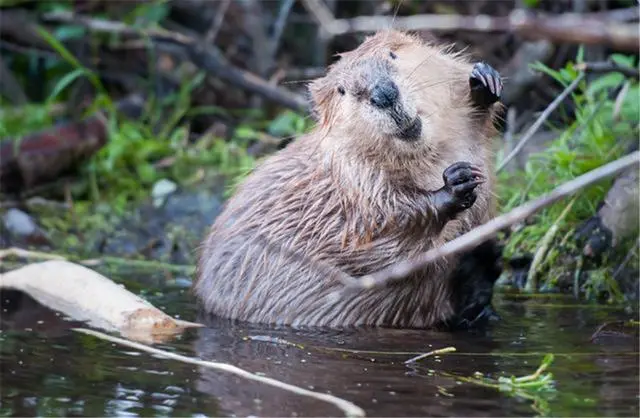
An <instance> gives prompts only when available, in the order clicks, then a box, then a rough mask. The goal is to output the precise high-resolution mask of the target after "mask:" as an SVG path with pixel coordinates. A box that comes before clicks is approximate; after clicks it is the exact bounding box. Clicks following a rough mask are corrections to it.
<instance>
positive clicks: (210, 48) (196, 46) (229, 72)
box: [45, 12, 310, 113]
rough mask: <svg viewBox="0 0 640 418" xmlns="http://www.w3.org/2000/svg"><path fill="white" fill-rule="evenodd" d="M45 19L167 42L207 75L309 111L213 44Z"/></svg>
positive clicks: (67, 18)
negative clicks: (183, 53) (184, 54)
mask: <svg viewBox="0 0 640 418" xmlns="http://www.w3.org/2000/svg"><path fill="white" fill-rule="evenodd" d="M45 20H48V21H51V22H58V23H75V24H80V25H82V26H85V27H87V28H88V29H91V30H93V31H96V32H105V33H112V34H120V35H129V36H142V37H148V38H149V39H151V40H152V41H153V42H154V43H156V44H157V46H158V47H160V46H161V44H162V43H167V44H169V45H173V46H174V47H175V46H179V47H180V48H182V50H183V51H184V52H186V55H187V56H188V57H189V59H190V60H191V62H193V63H194V64H195V65H196V66H197V67H199V68H201V69H203V70H205V71H207V72H209V73H210V74H211V75H214V76H216V77H218V78H220V79H222V80H224V81H227V82H229V83H231V84H233V85H235V86H238V87H240V88H242V89H244V90H247V91H249V92H251V93H254V94H258V95H260V96H262V97H264V98H266V99H268V100H271V101H272V102H275V103H278V104H280V105H282V106H285V107H288V108H290V109H292V110H295V111H298V112H303V113H308V112H309V110H310V106H309V102H308V101H307V100H306V99H305V98H304V97H301V96H299V95H297V94H295V93H293V92H290V91H288V90H286V89H283V88H281V87H278V86H273V85H271V84H270V83H269V82H268V81H266V80H264V79H263V78H261V77H258V76H257V75H255V74H253V73H251V72H248V71H245V70H243V69H240V68H237V67H235V66H234V65H233V64H231V63H230V62H229V61H228V60H227V58H226V57H225V56H224V54H223V53H222V51H220V50H219V49H218V48H216V47H215V46H214V45H210V44H206V43H205V42H202V41H200V40H197V39H194V38H191V37H189V36H185V35H183V34H180V33H176V32H171V31H167V30H158V29H137V28H132V27H129V26H127V25H125V24H123V23H121V22H112V21H108V20H102V19H92V18H88V17H85V16H78V15H73V14H71V13H66V12H56V13H49V14H47V15H46V16H45ZM167 52H168V53H175V52H176V51H175V49H174V48H170V49H169V50H167Z"/></svg>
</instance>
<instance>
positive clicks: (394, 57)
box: [389, 51, 398, 60]
mask: <svg viewBox="0 0 640 418" xmlns="http://www.w3.org/2000/svg"><path fill="white" fill-rule="evenodd" d="M389 56H390V57H391V59H392V60H394V59H396V58H398V56H397V55H396V54H395V53H394V52H393V51H390V52H389Z"/></svg>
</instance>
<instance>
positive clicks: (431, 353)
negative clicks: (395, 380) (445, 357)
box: [404, 347, 456, 364]
mask: <svg viewBox="0 0 640 418" xmlns="http://www.w3.org/2000/svg"><path fill="white" fill-rule="evenodd" d="M455 351H456V348H455V347H445V348H439V349H437V350H432V351H429V352H428V353H424V354H420V355H419V356H415V357H412V358H410V359H409V360H407V361H405V362H404V364H410V363H415V362H416V361H419V360H422V359H423V358H427V357H431V356H437V355H440V354H447V353H454V352H455Z"/></svg>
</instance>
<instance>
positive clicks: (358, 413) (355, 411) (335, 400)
mask: <svg viewBox="0 0 640 418" xmlns="http://www.w3.org/2000/svg"><path fill="white" fill-rule="evenodd" d="M74 331H76V332H79V333H82V334H87V335H92V336H94V337H97V338H100V339H101V340H105V341H109V342H112V343H116V344H120V345H124V346H126V347H131V348H135V349H137V350H140V351H144V352H146V353H150V354H154V355H155V356H156V357H160V358H166V359H171V360H177V361H181V362H183V363H188V364H193V365H196V366H199V367H202V368H209V369H215V370H220V371H224V372H229V373H233V374H235V375H237V376H240V377H243V378H245V379H249V380H253V381H256V382H259V383H264V384H267V385H270V386H274V387H277V388H280V389H284V390H286V391H289V392H292V393H295V394H297V395H302V396H307V397H310V398H315V399H318V400H321V401H325V402H329V403H331V404H333V405H334V406H336V407H337V408H339V409H341V410H342V411H343V412H344V414H345V416H347V417H364V416H366V414H365V412H364V410H363V409H362V408H360V407H359V406H357V405H355V404H354V403H352V402H349V401H347V400H345V399H342V398H339V397H337V396H334V395H331V394H328V393H320V392H314V391H311V390H309V389H305V388H301V387H299V386H295V385H292V384H289V383H285V382H281V381H280V380H276V379H274V378H271V377H267V376H260V375H258V374H256V373H251V372H249V371H247V370H244V369H241V368H239V367H236V366H234V365H231V364H226V363H218V362H215V361H206V360H200V359H198V358H193V357H187V356H183V355H180V354H176V353H171V352H168V351H164V350H160V349H157V348H154V347H149V346H146V345H144V344H140V343H136V342H133V341H128V340H125V339H122V338H117V337H113V336H111V335H107V334H104V333H101V332H97V331H93V330H89V329H84V328H75V329H74Z"/></svg>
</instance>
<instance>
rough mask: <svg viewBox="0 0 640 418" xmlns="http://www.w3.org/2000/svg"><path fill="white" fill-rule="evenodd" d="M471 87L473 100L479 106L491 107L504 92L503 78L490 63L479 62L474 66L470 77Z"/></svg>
mask: <svg viewBox="0 0 640 418" xmlns="http://www.w3.org/2000/svg"><path fill="white" fill-rule="evenodd" d="M469 86H470V87H471V100H473V103H474V104H475V105H477V106H481V107H485V108H486V107H489V106H491V105H492V104H494V103H495V102H497V101H498V100H500V95H501V94H502V78H501V77H500V74H499V73H498V71H496V70H495V69H494V68H493V67H491V66H490V65H489V64H487V63H484V62H478V63H476V64H475V65H474V66H473V70H472V71H471V76H470V77H469Z"/></svg>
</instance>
